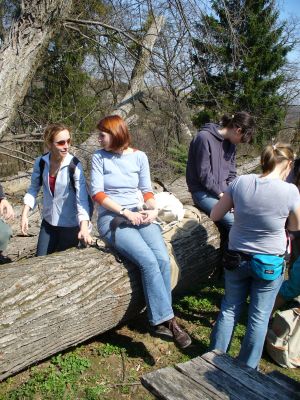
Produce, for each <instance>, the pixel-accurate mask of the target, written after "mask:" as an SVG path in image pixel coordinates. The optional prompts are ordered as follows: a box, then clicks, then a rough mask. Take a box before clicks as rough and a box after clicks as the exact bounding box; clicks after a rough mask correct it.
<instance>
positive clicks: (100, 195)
mask: <svg viewBox="0 0 300 400" xmlns="http://www.w3.org/2000/svg"><path fill="white" fill-rule="evenodd" d="M106 197H108V196H107V194H105V193H104V192H98V193H96V194H95V195H94V196H93V197H92V199H93V200H94V201H95V202H96V203H99V204H100V205H101V204H102V203H103V201H104V199H106Z"/></svg>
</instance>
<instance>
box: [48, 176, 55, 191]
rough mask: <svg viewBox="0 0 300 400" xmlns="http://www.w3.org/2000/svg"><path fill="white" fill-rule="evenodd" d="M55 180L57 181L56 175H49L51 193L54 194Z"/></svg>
mask: <svg viewBox="0 0 300 400" xmlns="http://www.w3.org/2000/svg"><path fill="white" fill-rule="evenodd" d="M55 181H56V176H50V175H49V186H50V190H51V193H52V194H53V195H54V189H55Z"/></svg>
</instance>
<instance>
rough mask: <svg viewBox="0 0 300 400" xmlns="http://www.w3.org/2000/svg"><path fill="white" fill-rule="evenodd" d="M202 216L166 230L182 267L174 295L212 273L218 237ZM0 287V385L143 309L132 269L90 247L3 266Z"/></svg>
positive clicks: (137, 278) (194, 212) (194, 214)
mask: <svg viewBox="0 0 300 400" xmlns="http://www.w3.org/2000/svg"><path fill="white" fill-rule="evenodd" d="M201 218H202V219H201V223H199V211H198V210H196V209H194V208H193V207H190V209H189V210H188V215H187V218H186V219H184V221H183V222H182V223H181V224H180V225H179V226H178V228H173V230H172V232H171V233H172V234H171V239H170V243H168V248H169V250H170V246H172V249H173V250H172V251H173V252H174V253H175V256H176V259H177V262H178V264H179V266H180V269H181V280H180V281H179V283H178V285H177V287H176V290H177V289H178V290H181V291H182V290H183V289H184V288H188V287H191V286H192V285H194V284H195V283H197V282H199V281H204V280H207V278H208V277H209V276H210V275H211V274H212V273H213V272H214V270H215V269H216V267H217V264H218V250H217V249H218V247H219V236H218V232H217V230H216V228H215V225H214V224H213V223H212V222H211V221H210V220H209V219H208V218H207V217H205V216H203V215H202V216H201ZM173 261H174V260H173ZM178 264H177V265H178ZM174 272H175V275H176V271H174V270H173V273H172V276H173V278H174ZM176 276H177V275H176ZM0 281H1V291H0V379H4V378H6V377H8V376H10V375H11V374H13V373H15V372H18V371H20V370H21V369H23V368H25V367H27V366H29V365H31V364H33V363H34V362H37V361H40V360H42V359H45V358H47V357H49V356H51V355H53V354H55V353H57V352H59V351H62V350H64V349H66V348H68V347H70V346H73V345H76V344H78V343H80V342H83V341H85V340H87V339H89V338H91V337H93V336H95V335H98V334H100V333H102V332H105V331H107V330H109V329H111V328H113V327H115V326H117V325H118V324H120V323H121V322H124V321H127V320H128V319H130V318H133V317H135V316H137V315H138V314H139V313H140V311H141V310H142V309H143V307H144V296H143V292H142V284H141V280H140V276H139V273H138V270H137V268H136V267H135V266H133V265H131V264H130V263H128V262H126V261H125V260H122V263H120V262H118V261H117V260H116V258H115V257H114V255H113V254H112V253H107V252H104V251H100V250H98V249H96V248H87V249H84V250H77V249H74V250H69V251H66V252H62V253H56V254H53V255H49V256H47V257H37V258H31V259H29V260H23V261H20V262H18V263H17V262H14V263H11V264H5V265H2V266H1V269H0ZM174 284H175V282H174V279H173V285H174Z"/></svg>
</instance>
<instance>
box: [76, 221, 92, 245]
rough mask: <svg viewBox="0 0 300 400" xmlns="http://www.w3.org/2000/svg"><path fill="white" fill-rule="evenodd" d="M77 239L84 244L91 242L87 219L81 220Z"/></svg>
mask: <svg viewBox="0 0 300 400" xmlns="http://www.w3.org/2000/svg"><path fill="white" fill-rule="evenodd" d="M78 239H79V240H80V241H81V242H83V243H84V245H85V246H87V245H90V244H92V243H93V238H92V236H91V235H90V232H89V221H81V223H80V231H79V232H78Z"/></svg>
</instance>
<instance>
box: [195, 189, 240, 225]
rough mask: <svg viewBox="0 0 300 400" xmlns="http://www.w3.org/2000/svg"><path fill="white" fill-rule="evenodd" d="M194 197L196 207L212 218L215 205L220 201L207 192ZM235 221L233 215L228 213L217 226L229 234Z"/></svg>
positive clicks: (196, 194)
mask: <svg viewBox="0 0 300 400" xmlns="http://www.w3.org/2000/svg"><path fill="white" fill-rule="evenodd" d="M192 197H193V200H194V203H195V204H196V206H197V207H199V208H200V210H202V211H203V212H205V214H206V215H208V216H210V212H211V210H212V208H213V207H214V205H215V204H217V202H218V201H219V199H218V198H217V197H214V196H213V195H212V194H210V193H209V192H205V191H198V192H194V193H192ZM233 221H234V216H233V213H229V212H228V213H226V214H225V215H224V217H223V218H222V219H220V221H218V222H217V223H216V224H217V225H218V226H221V227H222V228H224V229H226V231H228V232H229V231H230V229H231V227H232V225H233Z"/></svg>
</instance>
